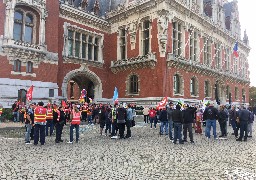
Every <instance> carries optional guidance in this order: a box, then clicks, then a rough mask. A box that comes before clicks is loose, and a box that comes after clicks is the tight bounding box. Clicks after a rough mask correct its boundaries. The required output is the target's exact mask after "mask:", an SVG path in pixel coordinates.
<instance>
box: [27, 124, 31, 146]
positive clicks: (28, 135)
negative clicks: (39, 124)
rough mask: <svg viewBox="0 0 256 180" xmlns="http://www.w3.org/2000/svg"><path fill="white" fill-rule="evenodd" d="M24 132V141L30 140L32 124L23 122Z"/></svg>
mask: <svg viewBox="0 0 256 180" xmlns="http://www.w3.org/2000/svg"><path fill="white" fill-rule="evenodd" d="M25 126H26V133H25V142H30V133H31V129H32V124H25Z"/></svg>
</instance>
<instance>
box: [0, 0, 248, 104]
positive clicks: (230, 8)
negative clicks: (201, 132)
mask: <svg viewBox="0 0 256 180" xmlns="http://www.w3.org/2000/svg"><path fill="white" fill-rule="evenodd" d="M16 12H26V13H25V14H24V15H27V14H33V20H34V22H33V24H31V23H28V22H27V21H26V20H23V22H22V21H21V20H19V16H18V15H17V14H15V13H16ZM238 14H239V12H238V7H237V0H234V1H232V2H228V1H217V2H216V1H214V0H196V1H194V0H186V1H185V0H116V1H112V0H86V1H85V0H59V1H57V0H55V1H52V0H40V1H38V0H4V1H3V2H2V3H0V15H1V16H0V65H1V67H6V68H0V80H1V79H11V81H10V83H6V84H4V86H5V87H8V88H9V89H11V91H10V92H12V94H11V95H10V96H9V97H8V95H6V94H4V95H3V94H1V92H0V103H1V102H7V99H8V98H9V99H12V100H14V99H15V98H16V96H17V94H16V91H17V90H19V89H27V88H28V86H30V85H32V84H37V86H36V87H35V89H36V91H37V92H38V90H39V89H40V86H39V84H40V82H41V83H42V84H44V88H43V91H44V92H43V94H44V95H45V96H46V97H45V99H44V100H47V98H49V99H52V100H58V99H70V98H71V96H72V98H74V99H73V100H77V99H78V97H73V96H74V94H75V95H78V94H79V92H80V90H81V89H82V88H85V87H86V88H88V91H90V93H89V94H90V97H91V98H93V99H94V101H95V102H96V101H98V102H111V99H112V96H113V90H114V87H118V90H119V100H120V101H127V102H128V101H129V102H133V101H137V102H138V103H140V104H149V105H150V104H152V105H153V104H156V103H157V102H158V101H159V100H160V99H161V98H162V97H164V96H167V97H169V100H173V101H178V100H182V101H185V102H195V103H198V102H199V101H200V100H202V99H204V98H205V97H206V98H208V99H210V100H212V101H215V100H219V101H221V103H224V104H225V103H229V102H230V101H231V102H232V103H235V104H246V103H248V102H249V99H248V98H249V83H250V81H249V65H248V60H247V57H248V55H249V52H250V47H249V39H248V36H247V34H246V32H245V33H244V37H243V39H242V38H241V32H240V31H241V30H240V22H239V16H238ZM1 25H2V26H1ZM19 25H22V27H23V30H22V31H21V32H17V31H16V30H15V28H17V27H19ZM27 27H33V31H32V32H31V33H32V38H31V39H32V40H31V41H30V42H27V41H25V40H23V39H24V38H27V34H26V33H27V32H28V31H27V30H26V28H27ZM19 33H21V34H19ZM22 33H23V34H22ZM24 33H25V34H24ZM16 36H20V40H17V37H16ZM236 41H237V43H238V45H239V57H235V56H234V55H233V53H232V51H233V45H234V44H235V42H236ZM29 64H30V65H31V64H32V65H33V72H30V69H29V70H28V65H29ZM176 75H178V76H177V78H178V77H179V78H178V79H177V78H176V77H175V78H174V76H176ZM14 81H17V82H19V81H20V84H23V85H24V87H21V86H20V85H15V83H13V82H14ZM5 82H8V81H5ZM27 82H30V83H27ZM38 82H39V83H38ZM70 82H72V83H73V82H77V84H76V85H77V86H78V87H77V88H76V89H72V93H73V90H74V91H77V92H76V93H73V94H72V95H71V94H70V92H71V91H70V89H69V90H68V88H70V87H69V83H70ZM16 84H17V83H16ZM0 85H1V83H0ZM13 86H14V88H13ZM47 86H49V87H47ZM177 86H179V87H178V89H177ZM226 86H228V87H226ZM175 88H176V90H178V91H177V93H175ZM227 89H228V90H227ZM48 91H49V93H48ZM50 91H51V92H52V91H53V92H55V93H54V97H47V94H49V96H50ZM57 91H58V93H57ZM229 92H230V94H229ZM235 94H236V96H237V97H236V98H235ZM51 96H52V93H51ZM34 97H35V99H34V100H35V101H38V100H41V99H42V97H41V96H39V95H37V94H35V96H34ZM229 97H231V98H232V99H228V98H229ZM10 104H11V102H10V101H9V102H8V103H5V106H10Z"/></svg>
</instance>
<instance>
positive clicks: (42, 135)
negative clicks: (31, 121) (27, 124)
mask: <svg viewBox="0 0 256 180" xmlns="http://www.w3.org/2000/svg"><path fill="white" fill-rule="evenodd" d="M34 131H35V132H34V133H35V134H34V144H35V145H37V144H38V141H39V133H40V143H41V144H42V145H44V143H45V125H41V124H35V130H34Z"/></svg>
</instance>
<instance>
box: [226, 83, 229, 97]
mask: <svg viewBox="0 0 256 180" xmlns="http://www.w3.org/2000/svg"><path fill="white" fill-rule="evenodd" d="M229 93H230V87H229V85H227V86H226V99H229V96H230V95H229Z"/></svg>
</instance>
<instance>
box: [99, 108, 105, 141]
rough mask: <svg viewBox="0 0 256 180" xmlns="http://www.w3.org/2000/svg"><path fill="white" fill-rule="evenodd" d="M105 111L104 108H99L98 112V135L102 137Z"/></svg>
mask: <svg viewBox="0 0 256 180" xmlns="http://www.w3.org/2000/svg"><path fill="white" fill-rule="evenodd" d="M105 113H106V111H105V106H101V107H100V110H99V122H100V135H101V136H102V132H103V128H104V127H105V123H106V118H107V117H106V114H105Z"/></svg>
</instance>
